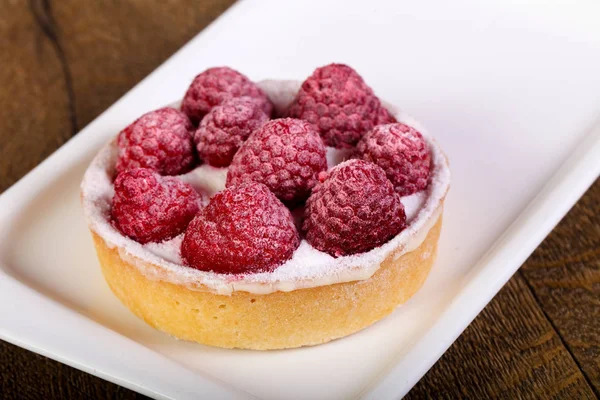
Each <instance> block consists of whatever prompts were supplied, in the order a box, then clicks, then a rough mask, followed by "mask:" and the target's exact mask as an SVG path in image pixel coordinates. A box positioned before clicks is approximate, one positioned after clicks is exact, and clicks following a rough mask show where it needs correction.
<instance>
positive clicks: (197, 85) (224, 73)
mask: <svg viewBox="0 0 600 400" xmlns="http://www.w3.org/2000/svg"><path fill="white" fill-rule="evenodd" d="M241 96H248V97H252V98H254V99H256V100H257V101H258V102H259V104H260V105H261V108H262V109H263V111H264V112H265V114H267V115H271V113H272V111H273V104H271V102H270V101H269V99H268V98H267V95H266V94H265V93H264V92H263V91H262V90H261V89H260V88H259V87H258V86H256V84H255V83H254V82H252V81H251V80H250V79H248V78H247V77H246V76H245V75H242V74H240V73H239V72H237V71H235V70H233V69H231V68H229V67H216V68H209V69H207V70H206V71H204V72H202V73H201V74H199V75H197V76H196V77H195V78H194V81H193V82H192V84H191V85H190V87H189V88H188V90H187V92H186V93H185V96H184V97H183V102H182V103H181V110H182V111H183V112H184V113H186V114H187V115H188V117H190V119H191V120H192V122H193V123H194V124H196V125H197V124H198V123H199V122H200V121H201V120H202V118H204V116H205V115H206V114H208V112H209V111H210V110H211V109H212V108H213V107H214V106H218V105H219V104H221V103H223V102H224V101H225V100H229V99H231V98H233V97H241Z"/></svg>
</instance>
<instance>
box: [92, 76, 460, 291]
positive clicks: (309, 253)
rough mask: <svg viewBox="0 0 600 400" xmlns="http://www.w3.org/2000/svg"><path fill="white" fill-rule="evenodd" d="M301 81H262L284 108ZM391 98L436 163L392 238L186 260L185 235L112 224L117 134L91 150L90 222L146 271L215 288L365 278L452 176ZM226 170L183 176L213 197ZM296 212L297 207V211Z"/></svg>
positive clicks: (420, 228) (332, 153) (407, 244)
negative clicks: (230, 260)
mask: <svg viewBox="0 0 600 400" xmlns="http://www.w3.org/2000/svg"><path fill="white" fill-rule="evenodd" d="M299 84H300V83H299V82H297V81H263V82H261V83H260V85H261V87H262V88H263V90H264V91H265V92H266V93H267V94H268V95H269V97H270V98H271V100H272V101H273V102H274V104H275V107H276V109H278V110H283V109H285V108H287V106H288V105H289V103H290V102H291V101H292V100H293V98H294V96H295V94H296V92H297V90H298V87H299ZM386 106H387V107H388V109H389V110H390V112H392V113H394V115H395V116H396V118H397V119H398V120H399V121H402V122H404V123H406V124H408V125H411V126H413V127H415V128H416V129H417V130H419V131H420V132H421V133H422V134H423V135H424V137H425V138H426V140H427V141H428V144H429V146H430V149H431V154H432V160H433V169H432V174H431V183H430V184H429V187H428V188H427V189H426V190H424V191H422V192H419V193H416V194H414V195H411V196H405V197H403V198H402V203H403V204H404V206H405V210H406V214H407V223H408V226H407V228H406V229H404V230H403V231H402V232H400V233H399V234H398V235H396V236H395V237H394V238H392V239H391V240H390V241H388V242H387V243H385V244H383V245H382V246H380V247H377V248H375V249H372V250H370V251H368V252H366V253H362V254H356V255H351V256H344V257H338V258H334V257H332V256H330V255H329V254H327V253H324V252H321V251H319V250H317V249H315V248H314V247H312V246H311V245H310V244H309V243H308V242H307V241H306V240H304V239H303V240H302V241H301V243H300V246H299V247H298V249H296V251H295V252H294V254H293V256H292V258H291V259H290V260H288V261H286V262H285V263H284V264H282V265H281V266H279V267H278V268H277V269H276V270H275V271H273V272H268V273H267V272H265V273H257V274H248V275H243V276H242V275H226V274H217V273H213V272H205V271H199V270H196V269H193V268H189V267H186V266H183V265H182V262H181V253H180V245H181V240H182V237H183V235H179V236H178V237H176V238H174V239H171V240H169V241H165V242H163V243H149V244H146V245H141V244H139V243H137V242H135V241H133V240H131V239H129V238H127V237H125V236H123V235H122V234H120V233H119V232H118V231H117V230H116V229H115V228H113V226H112V225H111V223H110V220H109V217H110V204H111V201H112V196H113V194H114V189H113V186H112V181H111V177H112V174H113V171H114V164H115V161H116V156H117V148H116V145H115V143H114V141H113V142H111V143H109V144H108V145H107V146H105V147H104V148H103V149H102V150H101V151H100V152H99V153H98V155H97V156H96V157H95V158H94V160H93V161H92V163H91V164H90V166H89V168H88V170H87V171H86V174H85V176H84V179H83V182H82V185H81V188H82V203H83V207H84V214H85V217H86V219H87V221H88V225H89V227H90V229H92V230H93V231H94V232H96V233H97V234H98V235H99V236H100V237H102V238H103V239H104V241H105V242H106V244H107V245H108V246H109V247H111V248H114V247H117V248H118V250H119V254H120V256H121V258H123V259H124V260H126V261H128V262H129V263H131V264H133V265H135V266H137V268H138V269H139V270H140V272H142V273H143V274H144V275H145V276H146V277H147V278H149V279H155V280H163V281H167V282H171V283H175V284H180V285H184V286H186V287H188V288H190V289H193V290H207V289H208V290H210V291H212V292H215V293H218V294H231V293H232V292H233V291H246V292H250V293H256V294H267V293H272V292H275V291H292V290H296V289H302V288H310V287H316V286H323V285H330V284H334V283H341V282H350V281H359V280H366V279H368V278H370V277H371V276H372V275H373V274H374V273H375V272H376V271H377V270H378V269H379V267H380V265H381V263H382V262H383V261H384V260H385V259H386V258H387V257H389V256H390V255H392V254H393V257H394V259H397V258H398V257H400V256H401V255H403V254H405V253H407V252H410V251H413V250H414V249H416V248H417V247H419V246H420V245H421V243H422V242H423V240H425V237H426V236H427V233H428V232H429V230H430V229H431V228H432V227H433V226H434V225H435V223H436V222H437V220H438V218H439V216H440V214H441V211H442V210H441V207H442V206H441V203H442V200H443V198H444V196H445V195H446V192H447V190H448V187H449V182H450V172H449V169H448V165H447V161H446V158H445V156H444V154H443V153H442V151H441V149H440V148H439V146H438V145H437V143H436V142H435V141H434V140H433V139H432V138H431V137H430V136H429V135H428V134H427V132H426V131H424V129H423V127H421V126H420V125H419V124H418V123H417V122H416V121H414V120H412V119H411V118H409V117H407V116H405V115H404V114H402V113H400V112H398V111H397V110H395V108H394V107H393V106H390V105H388V104H386ZM348 156H349V154H348V152H347V151H340V150H335V149H328V153H327V159H328V164H329V166H330V167H331V166H333V165H336V164H338V163H340V162H341V161H343V160H345V159H346V158H347V157H348ZM226 176H227V169H226V168H214V167H211V166H208V165H202V166H200V167H198V168H196V169H194V170H193V171H191V172H189V173H187V174H185V175H182V176H180V177H179V178H180V179H181V180H183V181H186V182H188V183H190V184H191V185H192V186H194V187H195V188H196V190H198V191H201V192H203V193H204V194H205V195H206V198H207V199H208V198H209V197H210V196H212V195H213V194H214V193H216V192H218V191H220V190H222V189H223V188H224V187H225V179H226ZM298 214H299V213H298V212H296V213H294V215H295V216H298ZM300 214H301V212H300Z"/></svg>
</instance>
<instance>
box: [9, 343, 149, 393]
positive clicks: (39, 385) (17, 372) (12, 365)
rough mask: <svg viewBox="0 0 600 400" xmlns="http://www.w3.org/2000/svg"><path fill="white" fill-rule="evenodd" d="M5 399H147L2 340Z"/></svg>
mask: <svg viewBox="0 0 600 400" xmlns="http://www.w3.org/2000/svg"><path fill="white" fill-rule="evenodd" d="M0 398H2V399H3V400H11V399H15V400H40V399H45V400H68V399H73V400H75V399H121V400H136V399H147V397H146V396H143V395H141V394H139V393H135V392H132V391H131V390H129V389H125V388H124V387H121V386H118V385H115V384H114V383H110V382H107V381H104V380H102V379H100V378H97V377H95V376H93V375H89V374H86V373H84V372H81V371H78V370H76V369H73V368H71V367H68V366H66V365H64V364H61V363H59V362H57V361H53V360H50V359H49V358H46V357H43V356H40V355H38V354H35V353H31V352H30V351H27V350H25V349H21V348H19V347H16V346H13V345H12V344H9V343H6V342H2V341H0Z"/></svg>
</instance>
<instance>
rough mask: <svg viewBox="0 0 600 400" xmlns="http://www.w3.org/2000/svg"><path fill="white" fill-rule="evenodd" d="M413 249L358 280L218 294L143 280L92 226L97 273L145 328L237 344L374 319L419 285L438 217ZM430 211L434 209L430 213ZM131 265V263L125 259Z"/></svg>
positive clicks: (336, 330)
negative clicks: (309, 286) (274, 289)
mask: <svg viewBox="0 0 600 400" xmlns="http://www.w3.org/2000/svg"><path fill="white" fill-rule="evenodd" d="M441 207H442V205H441V204H440V213H439V218H438V220H437V222H436V223H435V224H434V225H433V227H432V228H431V229H430V230H429V232H428V233H427V236H426V238H425V240H424V241H423V242H422V243H421V245H420V246H419V247H417V248H416V249H415V250H413V251H411V252H408V253H406V254H404V255H402V256H400V257H399V258H397V259H396V260H394V255H393V254H394V252H392V254H391V255H390V256H389V257H388V258H387V259H386V260H385V261H384V262H383V263H381V266H380V268H379V269H378V270H377V271H376V272H375V273H374V274H373V276H371V278H369V279H367V280H364V281H354V282H346V283H338V284H333V285H325V286H318V287H313V288H306V289H297V290H293V291H290V292H274V293H269V294H254V293H249V292H243V291H234V292H233V293H232V294H231V295H219V294H215V293H213V292H211V291H210V290H209V289H208V288H206V290H205V291H204V290H202V287H199V288H198V289H200V290H191V289H189V288H187V287H185V286H183V285H177V284H173V283H170V282H165V281H160V280H151V279H149V278H147V277H146V276H145V275H143V274H142V273H141V272H140V269H139V268H140V265H141V266H142V268H144V267H145V268H153V269H156V268H161V267H159V266H156V265H144V264H149V263H147V262H145V261H143V260H140V259H135V260H132V259H130V258H129V257H128V259H127V260H125V259H123V258H122V257H121V255H120V254H119V249H118V248H110V247H109V246H108V245H107V244H106V242H105V241H104V240H103V239H102V238H101V237H100V236H98V235H97V234H96V233H95V232H93V231H92V236H93V239H94V243H95V246H96V251H97V253H98V258H99V260H100V264H101V266H102V272H103V273H104V277H105V278H106V281H107V282H108V284H109V286H110V288H111V289H112V291H113V292H114V293H115V295H116V296H117V297H118V298H119V299H120V300H121V301H122V302H123V304H125V305H126V306H127V307H128V308H129V309H130V310H131V311H132V312H133V313H134V314H136V315H137V316H138V317H140V318H142V319H143V320H144V321H146V322H147V323H148V324H149V325H151V326H153V327H155V328H157V329H159V330H161V331H163V332H166V333H169V334H171V335H173V336H176V337H178V338H181V339H185V340H190V341H195V342H198V343H202V344H206V345H211V346H217V347H224V348H242V349H256V350H268V349H285V348H293V347H300V346H311V345H316V344H320V343H325V342H329V341H331V340H334V339H337V338H341V337H344V336H347V335H350V334H352V333H354V332H357V331H359V330H361V329H363V328H365V327H367V326H369V325H371V324H373V323H374V322H377V321H379V320H380V319H382V318H383V317H385V316H386V315H388V314H390V313H391V312H392V311H394V309H395V308H396V307H397V306H398V305H399V304H402V303H404V302H406V301H407V300H408V299H409V298H410V297H411V296H412V295H413V294H415V293H416V292H417V291H418V290H419V289H420V288H421V286H422V285H423V283H424V282H425V279H426V278H427V275H428V274H429V271H430V269H431V266H432V264H433V262H434V260H435V257H436V254H437V242H438V239H439V236H440V230H441V227H442V214H441ZM436 215H437V214H436ZM134 262H135V263H136V264H138V265H134V264H133V263H134Z"/></svg>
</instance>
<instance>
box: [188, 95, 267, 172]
mask: <svg viewBox="0 0 600 400" xmlns="http://www.w3.org/2000/svg"><path fill="white" fill-rule="evenodd" d="M268 120H269V117H268V116H267V114H265V113H264V111H263V110H262V109H261V108H260V105H259V104H258V103H257V102H256V101H254V100H253V99H251V98H249V97H237V98H233V99H230V100H227V101H225V102H224V103H223V104H221V105H219V106H216V107H214V108H213V109H212V110H210V112H209V113H208V114H206V117H204V119H202V122H200V127H199V128H198V130H197V131H196V133H195V134H194V142H195V143H196V149H197V150H198V154H199V155H200V158H202V159H203V160H204V161H206V162H207V163H209V164H210V165H212V166H214V167H226V166H228V165H229V164H231V160H232V158H233V156H234V154H235V153H236V152H237V151H238V149H239V148H240V146H241V145H242V143H244V141H246V139H248V136H250V134H251V133H252V132H254V131H255V130H256V129H257V128H259V127H260V126H261V125H262V124H264V123H265V122H266V121H268Z"/></svg>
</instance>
